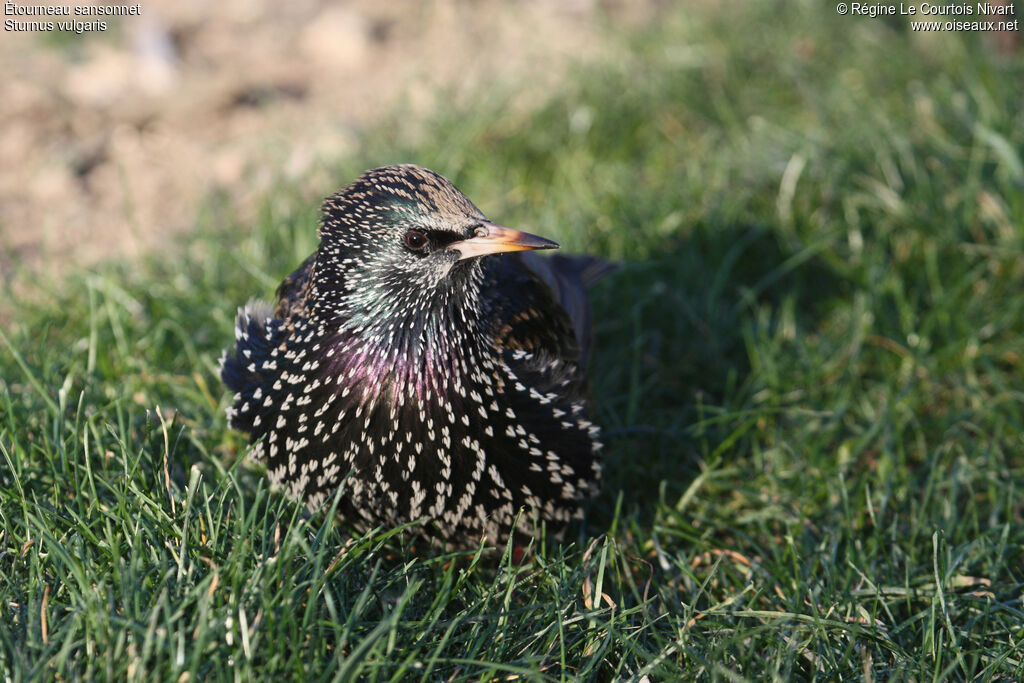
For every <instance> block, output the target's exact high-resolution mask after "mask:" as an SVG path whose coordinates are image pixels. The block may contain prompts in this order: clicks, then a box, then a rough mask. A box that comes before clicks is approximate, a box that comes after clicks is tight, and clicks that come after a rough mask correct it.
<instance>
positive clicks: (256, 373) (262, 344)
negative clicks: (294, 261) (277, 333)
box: [220, 300, 277, 431]
mask: <svg viewBox="0 0 1024 683" xmlns="http://www.w3.org/2000/svg"><path fill="white" fill-rule="evenodd" d="M276 323H277V321H276V320H275V319H274V317H273V309H272V308H271V306H270V304H267V303H266V302H264V301H256V300H253V301H250V302H249V303H248V304H246V305H245V306H244V307H242V308H240V309H238V317H237V318H236V320H235V348H233V349H231V350H230V351H225V352H224V355H223V356H221V359H220V378H221V379H222V380H223V381H224V384H225V385H227V387H228V388H229V389H231V390H232V391H234V392H237V394H238V398H237V399H236V401H235V404H234V406H232V407H231V408H229V409H228V419H229V421H230V423H231V426H232V427H235V428H236V429H241V430H244V431H251V430H252V419H253V417H254V416H255V414H256V411H255V409H254V406H249V407H248V408H243V406H246V405H247V404H248V403H249V402H250V400H251V399H252V395H253V392H254V391H255V390H256V389H257V388H259V387H260V386H262V384H263V379H264V377H263V373H262V367H261V366H262V365H263V361H264V360H265V359H266V358H267V357H268V356H269V354H270V351H271V349H272V348H273V344H272V342H271V338H272V337H273V333H274V327H275V326H276Z"/></svg>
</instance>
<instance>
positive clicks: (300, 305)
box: [274, 252, 317, 320]
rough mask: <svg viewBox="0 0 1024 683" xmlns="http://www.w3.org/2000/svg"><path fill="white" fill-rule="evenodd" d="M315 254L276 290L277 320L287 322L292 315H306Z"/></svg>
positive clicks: (275, 311)
mask: <svg viewBox="0 0 1024 683" xmlns="http://www.w3.org/2000/svg"><path fill="white" fill-rule="evenodd" d="M316 254H317V252H313V253H312V254H310V256H309V257H308V258H307V259H306V260H305V261H303V262H302V265H301V266H299V267H298V268H296V269H295V271H294V272H293V273H292V274H291V275H289V276H288V277H286V278H285V279H284V282H282V283H281V286H280V287H278V288H277V299H278V301H277V308H276V309H275V310H274V315H275V316H276V317H278V318H279V319H281V320H287V319H288V318H290V317H291V316H292V314H293V313H300V314H301V315H305V314H306V304H307V298H308V294H309V286H310V283H311V282H312V281H313V269H314V268H315V267H316Z"/></svg>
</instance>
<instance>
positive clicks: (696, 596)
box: [0, 3, 1024, 680]
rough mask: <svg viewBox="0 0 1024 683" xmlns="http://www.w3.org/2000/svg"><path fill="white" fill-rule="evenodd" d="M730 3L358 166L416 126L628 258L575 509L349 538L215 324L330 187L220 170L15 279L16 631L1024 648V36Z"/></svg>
mask: <svg viewBox="0 0 1024 683" xmlns="http://www.w3.org/2000/svg"><path fill="white" fill-rule="evenodd" d="M729 8H730V9H729V11H728V13H721V14H717V13H716V14H704V13H702V11H697V13H696V14H694V15H684V14H683V13H681V12H674V11H671V12H670V11H666V14H665V17H664V19H663V21H661V22H660V23H659V27H658V28H657V29H655V30H649V31H646V32H644V33H643V34H640V35H637V36H636V37H635V40H634V41H633V50H632V52H630V53H629V54H624V55H621V58H619V59H617V60H614V61H612V60H610V61H609V62H608V63H606V64H600V65H594V66H590V67H587V68H586V69H585V70H581V71H580V72H578V73H577V74H576V75H575V76H576V77H575V78H574V79H572V80H570V81H568V82H566V83H565V84H564V87H563V89H562V90H560V91H559V92H555V93H552V95H551V99H550V101H549V102H547V103H546V104H544V105H543V106H541V107H540V108H539V109H536V110H533V111H531V112H530V113H528V114H526V113H523V112H522V111H521V110H520V109H517V108H515V107H509V106H507V104H508V102H509V101H510V100H511V99H512V98H513V97H514V93H505V94H504V95H500V94H496V93H487V94H484V95H482V96H481V97H480V98H479V99H477V100H474V101H473V102H472V103H466V105H465V106H463V105H459V104H456V105H454V106H453V109H452V110H451V111H448V112H442V113H440V114H438V115H437V116H436V117H435V118H434V119H433V120H432V121H431V122H429V123H428V125H426V126H425V127H422V129H421V127H417V129H416V130H417V131H418V132H417V133H415V134H412V133H406V132H404V130H405V129H404V128H403V126H402V122H401V114H400V113H396V114H395V115H394V118H393V119H392V120H390V121H384V122H381V124H380V126H379V128H378V129H376V130H373V131H369V132H368V133H367V135H366V137H365V143H364V146H363V148H362V149H361V150H360V151H359V152H358V154H357V155H356V156H355V157H352V158H346V159H339V160H338V168H337V169H336V170H335V171H334V172H333V175H334V176H335V177H336V184H337V185H338V186H340V185H341V184H343V183H344V182H346V181H347V180H349V179H351V178H352V177H354V175H355V174H357V173H358V172H359V171H361V170H363V169H364V168H367V167H371V166H376V165H380V164H383V163H389V162H394V161H415V162H417V163H420V164H423V165H425V166H429V167H432V168H435V169H436V170H438V171H440V172H441V173H443V174H445V175H447V176H448V177H450V178H452V179H453V180H454V181H455V182H456V184H457V185H459V186H460V187H461V188H462V189H463V190H464V191H465V192H466V193H467V195H469V196H470V197H471V198H472V199H473V200H474V202H475V203H477V205H478V206H480V207H481V208H482V209H483V210H484V211H485V212H486V213H487V214H488V215H489V216H491V217H492V218H494V219H495V220H498V221H500V222H502V223H504V224H508V225H515V226H522V227H528V229H530V230H531V231H535V232H538V233H540V234H543V235H548V236H551V237H554V238H556V239H558V240H559V241H560V242H562V243H563V244H564V245H565V246H566V248H567V249H571V250H577V251H584V250H585V251H589V252H593V253H598V254H603V255H605V256H607V257H609V258H613V259H617V260H619V261H621V262H622V268H621V269H620V270H619V271H618V272H617V273H615V274H614V275H613V276H612V277H611V278H609V279H608V280H606V281H605V282H603V283H601V284H600V285H599V286H598V287H597V289H596V291H595V293H594V312H595V319H596V320H597V322H598V325H597V327H598V329H597V340H596V347H597V350H596V354H595V357H594V359H593V362H592V367H591V376H592V385H593V393H594V405H595V413H596V421H597V422H598V423H599V424H601V425H602V426H603V427H604V430H605V435H606V441H607V447H606V449H605V453H606V456H607V460H606V473H607V476H606V480H605V483H604V486H603V491H602V493H601V496H600V497H599V499H598V500H597V501H596V502H595V504H594V505H593V506H591V508H590V511H589V519H588V522H587V525H586V526H585V527H584V528H582V529H580V530H578V532H577V533H575V534H573V535H571V537H570V538H569V539H568V541H567V543H565V544H563V545H561V546H559V545H556V544H551V543H548V544H546V545H545V544H539V545H538V546H537V547H536V548H535V549H534V551H533V552H532V553H530V554H529V555H528V556H527V560H526V561H525V562H524V563H522V564H516V563H513V562H512V559H511V556H510V554H509V553H508V552H502V550H503V549H498V550H497V551H495V552H488V553H465V554H461V555H457V556H456V555H450V554H443V553H439V552H438V551H430V550H427V549H424V548H411V547H409V542H408V540H407V539H406V538H405V537H404V536H403V534H402V533H401V531H397V532H395V531H393V530H382V531H381V532H380V533H377V534H369V535H366V536H363V537H354V538H353V537H352V536H351V534H350V533H349V532H348V531H347V530H346V529H345V528H344V526H343V525H340V524H339V523H337V522H335V521H334V520H333V519H332V518H331V517H330V516H316V517H313V518H308V517H307V516H306V515H305V514H304V512H303V511H302V509H301V508H300V507H298V506H297V505H295V504H294V503H292V502H290V501H288V500H287V499H285V498H284V497H283V496H281V495H280V494H279V493H278V492H275V491H271V490H269V487H268V485H267V483H266V481H265V478H264V477H263V475H262V473H261V472H259V471H258V470H257V469H255V468H253V467H251V466H250V465H248V464H247V463H245V461H244V460H243V459H241V458H240V454H241V453H242V452H243V451H244V447H245V440H244V437H243V436H242V435H240V434H237V433H233V432H231V431H229V430H228V429H227V427H226V425H225V419H224V412H223V409H224V407H225V406H226V404H227V401H228V396H227V394H226V392H225V391H224V389H223V387H222V386H221V385H220V383H219V380H218V379H217V373H216V359H217V357H218V355H219V353H220V350H221V349H222V348H223V347H224V346H226V345H228V344H230V343H231V340H232V335H231V323H232V319H233V316H234V312H235V308H236V306H237V305H239V304H241V303H244V302H245V301H246V300H247V299H248V298H249V297H250V296H253V295H261V296H270V295H271V294H272V292H273V290H274V288H275V286H276V284H277V283H278V282H279V281H280V279H281V278H282V277H283V276H284V275H285V274H287V273H288V272H290V270H291V269H292V268H294V267H295V265H297V264H298V263H300V262H301V260H302V258H303V257H304V256H305V255H306V254H308V253H309V252H310V251H311V250H312V249H313V248H314V246H315V240H316V235H315V221H316V206H317V201H316V197H317V196H318V195H324V194H327V193H329V192H332V191H333V190H335V189H336V187H319V188H309V187H294V186H284V187H282V188H281V189H280V191H279V193H278V194H277V195H275V196H272V197H268V198H267V200H266V205H265V206H266V208H265V211H264V212H263V213H262V214H261V216H260V217H259V218H258V220H256V221H255V222H254V223H252V224H241V223H240V222H239V221H238V219H237V217H234V216H232V215H231V214H230V212H227V211H226V210H225V209H224V208H223V206H222V205H221V204H220V203H218V202H217V201H216V200H215V199H211V201H210V202H209V205H208V207H207V208H206V209H205V210H204V211H203V213H202V215H201V216H200V217H199V219H198V221H197V227H196V231H195V233H194V235H191V236H189V237H188V239H187V240H183V241H182V242H181V243H179V244H169V245H168V247H167V249H166V250H165V251H164V252H163V253H162V254H159V255H154V256H153V257H152V258H150V259H147V260H145V261H144V262H142V263H134V264H114V265H111V266H108V267H105V268H102V269H100V270H97V271H95V272H92V273H71V274H68V275H67V277H66V279H64V280H62V281H60V282H56V283H47V282H38V283H36V284H35V285H33V287H31V288H30V289H28V290H27V291H26V290H22V291H20V292H19V294H17V295H16V298H13V299H12V298H8V300H7V301H6V302H5V303H4V304H3V308H2V310H0V313H2V315H0V320H4V321H5V322H4V323H3V327H2V332H3V337H2V338H0V458H2V459H0V521H2V530H0V596H2V604H0V609H2V610H4V611H3V614H2V616H0V671H3V672H4V673H5V674H9V676H10V677H11V678H12V679H15V680H18V679H27V678H44V679H51V678H53V677H55V676H59V677H60V678H62V679H75V678H90V677H92V678H100V679H110V678H116V679H123V678H128V679H133V680H135V679H140V680H141V679H146V680H150V679H157V680H160V679H162V680H214V679H228V678H236V677H237V678H240V679H243V680H244V679H248V678H253V677H260V678H269V677H271V676H287V677H290V678H303V679H305V678H313V679H329V678H335V677H337V678H345V677H362V678H367V679H373V680H505V679H509V680H511V679H514V678H516V677H521V678H523V679H527V680H562V679H584V680H585V679H593V678H596V679H598V680H615V679H620V678H621V679H639V678H640V677H642V676H643V675H645V674H650V675H651V676H652V679H653V680H674V679H676V678H678V677H680V676H682V677H684V678H687V679H690V678H701V679H727V680H743V679H754V680H760V679H777V680H794V679H819V680H851V679H871V680H885V679H910V678H912V679H916V680H947V679H954V680H963V679H972V680H973V679H978V680H1009V679H1012V678H1014V677H1015V676H1019V672H1020V671H1021V670H1022V669H1024V626H1022V624H1024V608H1022V603H1021V596H1022V592H1024V591H1022V588H1024V572H1022V569H1021V568H1022V567H1024V551H1022V548H1024V519H1022V516H1024V499H1022V494H1021V490H1022V489H1024V388H1022V387H1024V297H1022V296H1021V292H1024V227H1022V222H1024V170H1022V162H1021V158H1022V155H1024V96H1022V94H1021V88H1020V83H1021V82H1024V63H1022V60H1021V57H1020V56H1019V55H1009V56H1006V55H1003V56H999V55H993V54H991V53H990V52H989V50H988V48H987V47H986V44H985V43H984V42H983V41H981V40H980V39H979V40H975V38H974V37H961V36H956V35H952V34H950V35H944V36H939V37H934V36H933V37H928V38H927V39H922V38H921V37H920V36H912V35H908V34H907V33H905V32H902V31H900V30H898V28H894V27H893V26H892V25H890V24H887V23H885V22H883V21H881V20H878V21H868V20H865V21H855V20H852V19H850V18H846V19H843V18H840V17H837V16H836V15H835V13H834V8H830V7H825V6H823V7H822V8H820V9H819V8H818V7H817V6H816V5H811V4H807V5H804V4H793V5H792V6H790V5H780V4H778V3H763V4H756V5H750V6H746V5H741V6H733V5H730V6H729ZM705 11H709V10H705ZM738 26H742V27H744V30H742V31H740V30H737V27H738ZM12 296H14V295H12Z"/></svg>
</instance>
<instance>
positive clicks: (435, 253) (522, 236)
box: [317, 164, 558, 298]
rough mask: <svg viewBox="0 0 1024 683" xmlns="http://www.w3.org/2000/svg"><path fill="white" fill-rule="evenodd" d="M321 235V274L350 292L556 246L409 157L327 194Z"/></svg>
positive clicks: (432, 280)
mask: <svg viewBox="0 0 1024 683" xmlns="http://www.w3.org/2000/svg"><path fill="white" fill-rule="evenodd" d="M320 239H321V246H320V251H319V256H318V263H317V270H318V273H319V274H322V275H323V276H327V277H329V278H331V279H332V280H333V282H334V283H335V285H336V286H337V285H341V286H342V287H343V288H344V289H345V290H346V291H347V292H348V293H350V294H351V293H353V292H361V293H368V294H371V295H377V296H381V295H384V296H393V297H401V298H404V297H406V296H416V293H417V292H418V293H419V294H420V295H422V294H424V293H425V291H429V290H431V289H437V288H438V287H439V286H441V285H445V284H450V283H451V282H452V281H453V280H456V279H458V278H459V276H460V275H465V274H468V273H470V272H472V271H473V267H474V266H475V264H476V263H477V262H478V257H480V256H485V255H487V254H497V253H501V252H509V251H521V250H526V249H557V248H558V244H556V243H555V242H552V241H551V240H548V239H545V238H543V237H538V236H536V235H531V234H529V233H525V232H520V231H518V230H513V229H511V228H506V227H502V226H500V225H497V224H495V223H492V222H491V221H489V220H487V218H486V216H484V215H483V213H481V212H480V210H479V209H478V208H476V206H474V205H473V203H472V202H471V201H469V199H467V198H466V196H465V195H464V194H462V193H461V192H459V190H457V189H456V188H455V186H454V185H452V184H451V183H450V182H448V180H447V179H445V178H444V177H442V176H440V175H438V174H437V173H435V172H433V171H431V170H428V169H426V168H422V167H420V166H414V165H411V164H407V165H400V166H385V167H383V168H377V169H374V170H372V171H367V172H366V173H364V174H363V175H362V176H360V177H359V178H357V179H356V180H355V182H353V183H352V184H351V185H349V186H348V187H346V188H345V189H343V190H342V191H341V192H339V193H337V194H335V195H333V196H331V197H329V198H328V199H327V200H326V201H325V202H324V207H323V221H322V223H321V228H320ZM330 271H334V272H333V273H332V272H330Z"/></svg>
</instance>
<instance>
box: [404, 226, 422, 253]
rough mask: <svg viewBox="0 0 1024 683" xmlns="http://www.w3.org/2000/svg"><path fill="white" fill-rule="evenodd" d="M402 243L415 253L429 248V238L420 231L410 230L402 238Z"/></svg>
mask: <svg viewBox="0 0 1024 683" xmlns="http://www.w3.org/2000/svg"><path fill="white" fill-rule="evenodd" d="M402 241H403V242H405V246H407V247H409V248H410V249H412V250H413V251H419V250H420V249H422V248H423V247H425V246H427V236H426V235H424V234H423V233H422V232H420V231H419V230H410V231H408V232H407V233H405V235H403V236H402Z"/></svg>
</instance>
